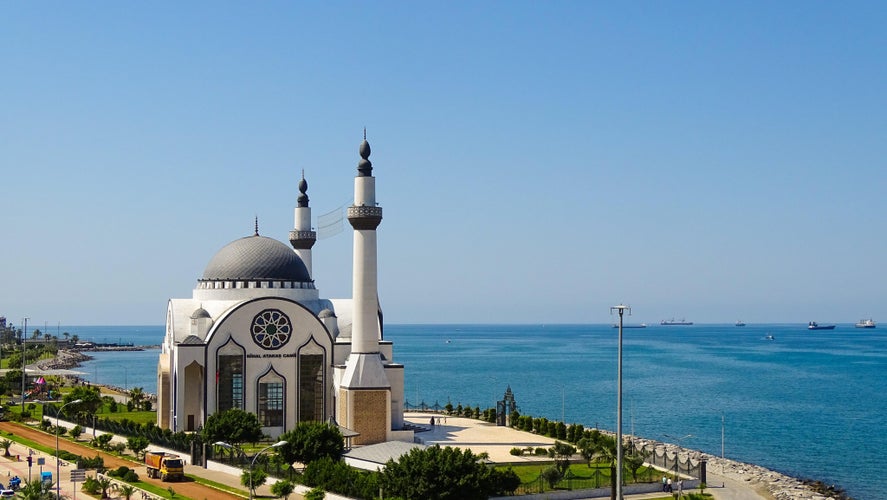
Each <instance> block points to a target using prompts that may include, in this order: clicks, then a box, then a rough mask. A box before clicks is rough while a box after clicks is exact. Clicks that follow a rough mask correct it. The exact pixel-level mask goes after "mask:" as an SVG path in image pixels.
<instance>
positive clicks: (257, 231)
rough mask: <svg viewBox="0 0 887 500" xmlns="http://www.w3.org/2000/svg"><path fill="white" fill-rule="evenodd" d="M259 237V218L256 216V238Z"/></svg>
mask: <svg viewBox="0 0 887 500" xmlns="http://www.w3.org/2000/svg"><path fill="white" fill-rule="evenodd" d="M258 235H259V216H258V215H256V236H258Z"/></svg>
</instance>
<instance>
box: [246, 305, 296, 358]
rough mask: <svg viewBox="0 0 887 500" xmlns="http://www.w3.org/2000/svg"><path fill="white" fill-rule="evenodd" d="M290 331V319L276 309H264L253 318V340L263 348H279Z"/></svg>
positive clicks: (291, 327)
mask: <svg viewBox="0 0 887 500" xmlns="http://www.w3.org/2000/svg"><path fill="white" fill-rule="evenodd" d="M292 332H293V326H292V324H291V323H290V319H289V318H287V317H286V315H285V314H283V313H282V312H280V311H278V310H276V309H266V310H264V311H262V312H260V313H259V314H257V315H256V317H255V318H253V326H252V334H253V341H255V343H256V344H258V345H259V346H261V347H263V348H265V349H280V348H281V347H283V346H284V344H286V343H287V342H288V341H289V339H290V335H291V334H292Z"/></svg>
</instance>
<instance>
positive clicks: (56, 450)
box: [55, 399, 83, 498]
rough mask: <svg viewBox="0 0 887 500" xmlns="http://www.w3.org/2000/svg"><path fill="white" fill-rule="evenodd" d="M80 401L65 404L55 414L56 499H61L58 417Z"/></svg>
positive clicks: (80, 401) (80, 400)
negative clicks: (67, 407)
mask: <svg viewBox="0 0 887 500" xmlns="http://www.w3.org/2000/svg"><path fill="white" fill-rule="evenodd" d="M82 402H83V400H82V399H75V400H74V401H71V402H68V403H65V404H63V405H62V407H61V408H59V411H58V412H56V414H55V484H56V498H62V471H61V465H60V464H61V462H62V457H60V456H59V415H60V414H61V413H62V410H64V409H65V407H66V406H68V405H73V404H77V403H82Z"/></svg>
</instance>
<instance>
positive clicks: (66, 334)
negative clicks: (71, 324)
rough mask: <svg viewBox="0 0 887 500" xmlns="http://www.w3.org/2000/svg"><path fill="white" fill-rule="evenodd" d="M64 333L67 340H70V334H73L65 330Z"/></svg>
mask: <svg viewBox="0 0 887 500" xmlns="http://www.w3.org/2000/svg"><path fill="white" fill-rule="evenodd" d="M62 335H64V336H65V340H66V341H67V340H68V337H70V336H71V334H70V333H68V332H63V333H62Z"/></svg>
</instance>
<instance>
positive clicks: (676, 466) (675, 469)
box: [663, 434, 693, 481]
mask: <svg viewBox="0 0 887 500" xmlns="http://www.w3.org/2000/svg"><path fill="white" fill-rule="evenodd" d="M663 436H665V437H667V438H669V439H674V440H675V441H677V442H678V450H676V451H675V452H674V478H675V481H677V480H678V451H680V449H681V448H683V447H684V445H682V444H681V443H682V442H683V441H684V440H685V439H690V438H691V437H693V434H687V435H686V436H684V437H676V436H670V435H668V434H663Z"/></svg>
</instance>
